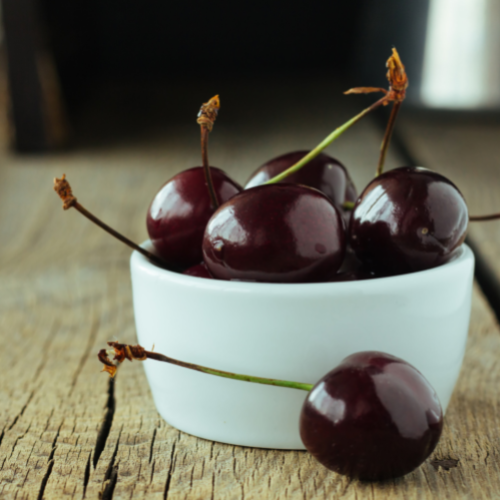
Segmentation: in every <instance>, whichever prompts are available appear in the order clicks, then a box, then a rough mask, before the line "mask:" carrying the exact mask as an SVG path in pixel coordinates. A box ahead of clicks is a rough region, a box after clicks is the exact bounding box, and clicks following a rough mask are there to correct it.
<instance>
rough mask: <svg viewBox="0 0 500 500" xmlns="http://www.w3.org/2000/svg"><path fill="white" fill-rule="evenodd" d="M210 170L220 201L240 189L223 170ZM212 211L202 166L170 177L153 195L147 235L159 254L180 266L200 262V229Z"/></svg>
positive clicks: (168, 261)
mask: <svg viewBox="0 0 500 500" xmlns="http://www.w3.org/2000/svg"><path fill="white" fill-rule="evenodd" d="M210 170H211V172H212V179H213V183H214V189H215V192H216V193H217V197H218V199H219V203H220V204H223V203H224V202H226V201H227V200H229V199H230V198H232V197H233V196H234V195H235V194H237V193H239V192H240V191H241V190H242V188H241V186H240V185H239V184H237V183H236V182H234V181H233V180H231V179H230V178H229V177H228V176H227V175H226V174H225V173H224V172H223V171H222V170H220V169H218V168H215V167H210ZM214 212H215V209H214V207H213V206H212V204H211V201H210V196H209V193H208V189H207V184H206V182H205V174H204V172H203V168H202V167H194V168H190V169H189V170H185V171H184V172H181V173H179V174H177V175H176V176H175V177H173V178H172V179H170V180H169V181H168V182H167V183H166V184H165V185H164V186H163V187H162V188H161V189H160V191H159V192H158V194H157V195H156V196H155V197H154V199H153V201H152V202H151V205H150V206H149V209H148V215H147V219H146V224H147V229H148V233H149V237H150V239H151V241H152V243H153V245H154V247H155V249H156V251H157V253H158V254H159V255H160V257H162V258H163V259H164V260H165V261H166V262H167V263H169V264H171V265H173V266H176V267H180V268H186V267H190V266H193V265H195V264H198V263H199V262H201V260H202V258H203V257H202V253H201V242H202V239H203V232H204V231H205V226H206V225H207V222H208V220H209V219H210V217H211V216H212V214H213V213H214Z"/></svg>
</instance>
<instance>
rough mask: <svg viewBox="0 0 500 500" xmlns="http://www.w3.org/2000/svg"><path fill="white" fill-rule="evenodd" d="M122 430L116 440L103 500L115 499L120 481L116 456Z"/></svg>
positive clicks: (105, 482)
mask: <svg viewBox="0 0 500 500" xmlns="http://www.w3.org/2000/svg"><path fill="white" fill-rule="evenodd" d="M122 430H123V428H122V429H120V433H119V434H118V439H117V440H116V446H115V449H114V451H113V456H112V457H111V460H110V462H109V466H108V469H107V470H106V474H105V475H104V484H105V485H106V486H105V487H104V491H103V492H102V496H101V499H102V500H109V499H111V498H113V492H114V490H115V486H116V481H117V480H118V464H115V460H116V455H117V454H118V447H119V445H120V437H121V435H122Z"/></svg>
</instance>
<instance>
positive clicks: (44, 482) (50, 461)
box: [38, 420, 64, 500]
mask: <svg viewBox="0 0 500 500" xmlns="http://www.w3.org/2000/svg"><path fill="white" fill-rule="evenodd" d="M63 423H64V420H63V421H62V422H61V425H60V426H59V429H57V433H56V435H55V437H54V441H52V450H51V452H50V455H49V458H48V460H47V463H48V464H49V466H48V467H47V472H46V473H45V476H43V479H42V483H41V484H40V491H39V493H38V500H42V498H43V493H44V492H45V487H46V486H47V483H48V481H49V477H50V475H51V474H52V469H53V468H54V463H55V460H54V454H55V452H56V448H57V440H58V438H59V433H60V432H61V427H62V426H63Z"/></svg>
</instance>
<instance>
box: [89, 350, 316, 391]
mask: <svg viewBox="0 0 500 500" xmlns="http://www.w3.org/2000/svg"><path fill="white" fill-rule="evenodd" d="M108 345H109V346H111V347H112V348H113V351H107V350H106V349H101V350H100V351H99V353H98V355H97V356H98V358H99V360H100V361H101V363H103V364H104V368H103V370H102V371H106V372H108V373H109V374H110V376H111V377H114V375H115V373H116V370H117V365H116V364H114V363H113V362H112V361H111V360H110V359H109V355H113V354H114V360H115V361H117V362H118V363H121V362H122V361H124V360H125V359H128V360H129V361H132V360H133V359H136V360H140V361H144V360H146V359H154V360H156V361H162V362H164V363H169V364H171V365H176V366H181V367H183V368H188V369H190V370H195V371H198V372H202V373H207V374H209V375H216V376H217V377H223V378H229V379H233V380H240V381H243V382H252V383H254V384H264V385H274V386H277V387H288V388H290V389H300V390H302V391H310V390H311V389H312V388H313V384H304V383H301V382H291V381H288V380H276V379H272V378H263V377H254V376H253V375H241V374H239V373H232V372H226V371H224V370H216V369H214V368H208V367H206V366H201V365H197V364H194V363H187V362H186V361H179V360H178V359H174V358H170V357H168V356H165V355H164V354H160V353H157V352H153V351H146V350H145V349H144V348H143V347H141V346H140V345H135V346H132V345H128V344H120V343H119V342H108Z"/></svg>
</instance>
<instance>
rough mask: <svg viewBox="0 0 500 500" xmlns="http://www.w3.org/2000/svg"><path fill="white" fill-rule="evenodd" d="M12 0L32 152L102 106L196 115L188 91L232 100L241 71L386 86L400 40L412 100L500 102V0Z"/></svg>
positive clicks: (15, 75) (9, 9)
mask: <svg viewBox="0 0 500 500" xmlns="http://www.w3.org/2000/svg"><path fill="white" fill-rule="evenodd" d="M1 1H2V10H3V26H4V35H5V36H4V41H5V44H4V45H5V47H6V52H7V58H6V63H7V66H8V75H9V86H8V88H9V95H10V101H11V110H12V111H11V122H12V125H13V127H12V128H13V130H14V134H13V137H14V141H13V145H14V147H15V148H17V150H19V151H43V150H46V149H51V148H52V149H53V148H54V147H58V146H61V145H68V144H71V143H72V144H73V145H75V144H78V143H79V141H81V140H82V138H83V135H82V134H83V133H84V131H83V129H82V123H83V122H85V123H86V124H87V125H86V126H88V120H87V121H86V120H85V119H83V118H82V113H85V112H86V111H85V110H87V109H89V106H90V107H92V106H94V108H99V116H100V118H99V119H96V120H95V121H96V125H98V122H102V123H104V122H106V120H107V119H108V118H110V117H111V116H112V115H117V114H118V115H119V119H118V122H119V123H117V129H120V127H121V128H122V129H123V128H126V127H127V124H126V120H125V121H124V119H125V118H126V116H125V115H123V113H119V112H118V113H117V110H119V109H128V110H130V111H132V110H133V111H134V113H139V115H134V117H135V116H140V120H139V121H141V122H143V123H145V124H146V123H147V122H148V120H150V121H151V123H152V122H154V121H155V120H164V122H165V123H168V121H169V119H170V120H173V119H174V118H176V113H177V112H178V113H179V116H180V115H181V114H182V113H185V112H186V110H187V108H184V107H183V105H182V104H181V103H182V102H184V98H185V99H186V101H187V100H191V101H193V102H196V103H197V104H196V105H197V106H198V104H199V103H198V101H199V100H200V99H202V100H206V99H207V98H208V97H209V95H208V94H207V93H216V92H219V93H224V96H225V99H228V98H229V102H230V101H231V93H232V92H233V93H234V89H235V88H236V86H235V85H236V82H239V83H241V82H246V83H247V85H248V87H251V86H252V83H255V85H256V88H257V87H258V86H259V85H260V86H261V87H262V88H265V86H266V84H268V86H269V87H272V86H274V87H276V86H278V87H280V88H282V89H283V91H284V94H286V91H287V90H288V91H290V90H291V89H292V88H293V86H294V85H295V84H296V83H297V82H300V81H308V82H314V81H320V80H322V81H325V80H326V79H328V80H329V81H331V82H332V86H337V88H339V89H340V88H342V89H346V88H349V87H351V86H359V85H362V86H383V87H386V86H387V82H386V80H385V71H384V64H385V61H386V60H387V58H388V56H389V55H390V51H391V48H392V47H393V46H396V47H397V49H398V50H399V52H400V54H401V57H402V60H403V61H404V63H405V65H406V69H407V72H408V76H409V79H410V88H409V91H408V99H407V104H405V108H412V107H413V108H415V109H419V108H420V109H441V110H453V111H457V110H458V111H478V110H480V111H484V110H487V111H490V112H491V111H494V112H495V113H496V111H497V110H498V109H499V105H500V58H499V57H498V55H499V53H500V30H499V29H498V25H499V22H500V0H416V1H412V2H403V1H401V0H331V1H329V2H324V1H315V0H314V1H308V2H305V1H295V2H293V1H289V2H284V1H274V2H270V1H267V2H265V1H262V0H256V1H254V2H237V3H236V2H218V1H215V2H210V3H209V2H201V1H199V0H191V1H190V2H165V1H161V0H147V1H143V2H140V3H139V2H131V1H126V0H101V1H97V0H72V1H68V0H1ZM196 88H198V89H200V90H201V93H200V94H198V93H197V92H196V91H193V89H196ZM212 89H213V90H212ZM174 91H175V93H174ZM181 94H183V95H182V96H181ZM234 97H235V99H234V103H236V102H239V103H240V106H241V108H244V107H245V104H243V102H242V101H243V99H242V96H241V95H238V96H237V97H236V95H234ZM251 97H252V99H253V100H254V101H259V100H260V99H261V98H262V99H263V100H264V101H265V99H266V96H265V95H264V94H259V93H253V94H252V96H251ZM304 97H305V96H304ZM275 98H276V97H275V96H273V99H275ZM234 103H232V104H233V105H232V109H233V110H234V109H236V107H235V106H234ZM106 106H109V109H110V110H109V113H107V115H106V111H105V108H106ZM167 108H168V110H169V112H168V113H167V112H166V109H167ZM141 113H142V114H141ZM160 114H161V118H160ZM167 114H168V115H169V116H166V115H167ZM82 120H83V121H82ZM103 120H104V121H103ZM134 120H136V121H137V119H136V118H134ZM131 121H133V120H131ZM110 123H111V122H110ZM110 123H109V126H110ZM83 128H85V127H83Z"/></svg>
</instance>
